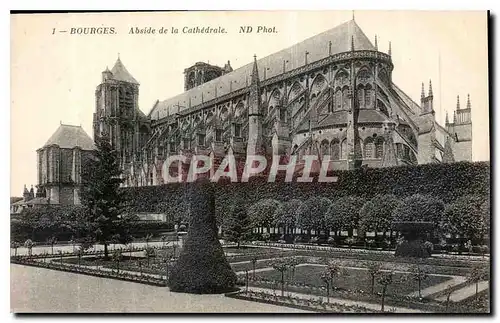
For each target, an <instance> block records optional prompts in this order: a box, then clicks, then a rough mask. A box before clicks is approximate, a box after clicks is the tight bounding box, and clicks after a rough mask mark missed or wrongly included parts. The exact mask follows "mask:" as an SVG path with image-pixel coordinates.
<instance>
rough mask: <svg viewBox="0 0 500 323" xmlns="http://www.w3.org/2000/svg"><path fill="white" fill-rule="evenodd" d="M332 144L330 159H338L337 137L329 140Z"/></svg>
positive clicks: (338, 144)
mask: <svg viewBox="0 0 500 323" xmlns="http://www.w3.org/2000/svg"><path fill="white" fill-rule="evenodd" d="M331 146H332V155H331V159H332V160H339V159H340V143H339V140H338V139H333V140H332V142H331Z"/></svg>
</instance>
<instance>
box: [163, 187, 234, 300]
mask: <svg viewBox="0 0 500 323" xmlns="http://www.w3.org/2000/svg"><path fill="white" fill-rule="evenodd" d="M190 185H191V187H190V192H189V194H190V196H189V198H190V204H191V220H190V225H189V229H188V234H187V238H186V240H185V242H184V246H183V249H182V252H181V254H180V256H179V260H178V261H177V263H176V265H175V267H174V268H173V270H172V273H171V275H170V277H169V280H168V286H169V287H170V290H171V291H174V292H184V293H195V294H215V293H224V292H228V291H232V290H234V289H235V285H236V274H235V273H234V271H233V270H232V269H231V267H230V266H229V263H228V261H227V259H226V257H225V256H224V251H223V250H222V246H221V244H220V242H219V240H218V239H217V225H216V222H215V197H214V188H213V186H212V184H211V183H210V182H208V181H207V180H198V181H196V182H195V183H193V184H190Z"/></svg>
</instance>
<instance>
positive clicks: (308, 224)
mask: <svg viewBox="0 0 500 323" xmlns="http://www.w3.org/2000/svg"><path fill="white" fill-rule="evenodd" d="M330 205H331V202H330V200H329V199H327V198H325V197H316V196H314V197H311V198H309V199H307V200H305V201H304V203H302V204H301V205H300V206H299V208H298V209H297V225H298V226H299V227H300V228H301V229H302V230H307V231H308V232H309V234H310V230H318V229H323V228H325V215H326V212H327V211H328V208H329V207H330Z"/></svg>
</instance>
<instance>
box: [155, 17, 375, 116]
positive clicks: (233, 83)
mask: <svg viewBox="0 0 500 323" xmlns="http://www.w3.org/2000/svg"><path fill="white" fill-rule="evenodd" d="M353 39H354V44H355V50H356V51H360V50H372V51H375V50H376V49H375V46H374V45H373V44H372V42H371V41H370V40H369V39H368V37H367V36H366V35H365V34H364V32H363V31H362V30H361V28H360V27H359V25H358V24H357V23H356V21H354V20H349V21H346V22H344V23H342V24H340V25H338V26H336V27H333V28H331V29H329V30H326V31H324V32H322V33H319V34H317V35H314V36H312V37H309V38H307V39H305V40H303V41H301V42H299V43H296V44H294V45H292V46H290V47H287V48H285V49H282V50H280V51H278V52H275V53H272V54H270V55H267V56H264V57H262V58H260V59H258V60H257V65H258V72H259V75H264V70H265V71H266V73H265V74H266V79H269V78H272V77H275V76H277V75H281V74H283V72H284V69H285V71H290V70H294V69H297V68H299V67H302V66H304V65H306V62H305V59H304V55H305V53H306V52H307V53H308V55H307V64H311V63H314V62H317V61H319V60H321V59H324V58H326V57H328V56H330V55H335V54H338V53H343V52H350V51H351V44H352V40H353ZM330 42H331V47H330V48H329V46H330V45H329V43H330ZM284 62H285V64H284ZM253 65H254V62H253V60H252V61H250V62H249V63H247V64H245V65H243V66H242V67H239V68H237V69H235V70H233V71H232V72H229V73H226V74H224V75H222V76H220V77H218V78H215V79H213V80H211V81H209V82H206V83H203V84H201V85H199V86H197V87H194V88H192V89H189V90H188V91H186V92H183V93H181V94H178V95H176V96H173V97H171V98H169V99H166V100H160V102H159V103H158V104H156V105H155V107H153V108H152V110H151V111H150V113H149V115H150V116H151V117H153V118H164V117H165V116H167V114H169V113H168V110H169V109H174V110H175V111H177V110H176V109H177V108H176V106H177V105H178V104H179V105H180V106H181V110H182V109H186V108H188V104H187V102H188V100H189V98H191V100H192V102H191V104H192V106H197V105H199V104H201V103H202V102H201V96H202V95H201V94H202V93H203V98H204V101H209V100H211V99H214V98H215V92H216V91H215V87H217V95H218V96H219V97H220V96H223V95H225V94H228V93H231V92H234V91H238V90H241V89H243V88H246V87H247V84H246V80H247V78H248V77H251V75H252V70H253ZM173 107H175V108H173ZM157 112H159V113H157ZM170 114H171V113H170Z"/></svg>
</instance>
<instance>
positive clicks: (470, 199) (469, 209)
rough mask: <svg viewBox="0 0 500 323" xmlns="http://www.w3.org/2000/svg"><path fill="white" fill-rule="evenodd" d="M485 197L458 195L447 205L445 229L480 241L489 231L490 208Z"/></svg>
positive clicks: (444, 218) (444, 220) (444, 219)
mask: <svg viewBox="0 0 500 323" xmlns="http://www.w3.org/2000/svg"><path fill="white" fill-rule="evenodd" d="M485 203H486V201H484V199H482V198H481V197H479V196H475V195H464V196H460V197H458V198H457V199H456V200H455V202H453V203H451V204H448V205H447V206H446V209H445V212H444V217H443V227H444V228H443V229H444V231H446V232H448V233H451V234H458V235H461V236H462V237H464V238H466V239H470V240H473V241H480V240H482V239H483V237H484V235H485V234H486V233H487V232H488V231H489V220H488V223H486V222H485V220H486V219H489V210H487V209H486V208H485Z"/></svg>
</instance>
